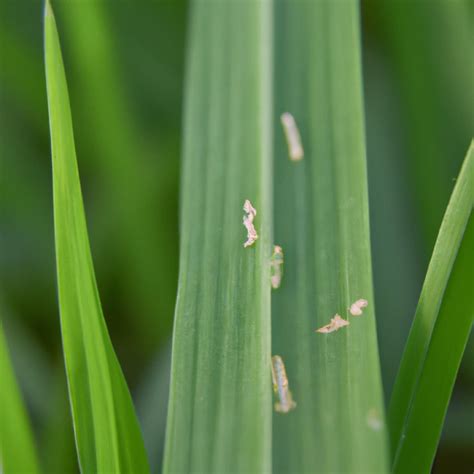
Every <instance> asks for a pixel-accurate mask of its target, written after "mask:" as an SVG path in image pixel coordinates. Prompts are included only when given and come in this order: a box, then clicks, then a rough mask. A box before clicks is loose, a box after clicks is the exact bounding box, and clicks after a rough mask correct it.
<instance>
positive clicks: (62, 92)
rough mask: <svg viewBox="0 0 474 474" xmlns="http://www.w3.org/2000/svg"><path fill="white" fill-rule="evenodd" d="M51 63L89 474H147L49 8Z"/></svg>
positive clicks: (79, 440) (78, 396)
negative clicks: (93, 241) (90, 223)
mask: <svg viewBox="0 0 474 474" xmlns="http://www.w3.org/2000/svg"><path fill="white" fill-rule="evenodd" d="M44 29H45V63H46V84H47V92H48V109H49V118H50V130H51V148H52V163H53V197H54V224H55V240H56V264H57V275H58V291H59V305H60V315H61V332H62V339H63V348H64V358H65V363H66V372H67V377H68V384H69V397H70V402H71V408H72V414H73V421H74V429H75V436H76V446H77V451H78V455H79V462H80V466H81V470H82V471H83V472H136V473H146V472H148V464H147V460H146V455H145V450H144V446H143V441H142V437H141V433H140V429H139V427H138V422H137V419H136V416H135V413H134V409H133V404H132V400H131V397H130V394H129V391H128V388H127V385H126V382H125V379H124V377H123V374H122V371H121V369H120V365H119V363H118V361H117V358H116V355H115V352H114V350H113V347H112V344H111V341H110V338H109V335H108V332H107V328H106V325H105V321H104V318H103V315H102V309H101V306H100V300H99V295H98V291H97V284H96V281H95V276H94V269H93V264H92V257H91V254H90V247H89V239H88V235H87V225H86V220H85V214H84V208H83V203H82V194H81V188H80V182H79V173H78V168H77V161H76V153H75V147H74V137H73V128H72V118H71V112H70V106H69V97H68V91H67V85H66V76H65V72H64V66H63V61H62V56H61V50H60V44H59V38H58V34H57V29H56V22H55V19H54V16H53V11H52V9H51V5H50V4H49V2H48V1H47V2H46V6H45V17H44Z"/></svg>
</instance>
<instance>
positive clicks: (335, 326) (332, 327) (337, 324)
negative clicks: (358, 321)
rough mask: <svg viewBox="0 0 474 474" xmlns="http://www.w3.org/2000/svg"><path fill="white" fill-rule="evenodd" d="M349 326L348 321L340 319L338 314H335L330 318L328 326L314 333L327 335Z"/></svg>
mask: <svg viewBox="0 0 474 474" xmlns="http://www.w3.org/2000/svg"><path fill="white" fill-rule="evenodd" d="M349 324H350V323H349V321H347V320H346V319H344V318H341V316H340V315H339V314H335V315H334V317H333V318H331V322H330V323H329V324H326V325H325V326H323V327H320V328H319V329H316V330H315V332H320V333H322V334H329V333H330V332H334V331H338V330H339V329H341V328H343V327H344V326H349Z"/></svg>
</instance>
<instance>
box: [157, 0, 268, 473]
mask: <svg viewBox="0 0 474 474" xmlns="http://www.w3.org/2000/svg"><path fill="white" fill-rule="evenodd" d="M271 21H272V12H271V3H270V2H269V1H267V0H263V1H258V2H257V1H252V2H208V1H206V0H194V1H193V3H192V8H191V31H190V35H189V43H188V45H189V48H190V49H189V51H188V58H187V75H186V90H185V112H184V114H185V115H184V150H183V160H184V163H183V171H182V173H183V175H182V187H181V189H182V200H181V205H182V209H181V229H180V235H181V242H180V245H181V254H180V255H181V257H180V260H181V263H180V275H179V289H178V298H177V305H176V315H175V327H174V337H173V350H172V370H171V387H170V402H169V408H168V421H167V435H166V446H165V460H164V472H165V473H176V472H190V471H193V472H207V473H210V472H216V473H223V472H249V473H250V472H259V473H263V472H269V471H270V468H271V418H272V416H271V406H272V403H271V382H270V380H271V370H270V367H271V366H270V275H269V269H270V266H269V260H270V255H271V243H272V236H271V223H272V216H271V213H272V208H271V182H272V176H271V173H272V169H271V151H272V150H271V148H272V137H271V129H272V116H271V102H272V87H271V86H272V80H271V64H270V59H271V53H272V49H271ZM246 199H249V200H250V201H251V203H252V204H253V206H254V207H255V209H256V210H257V216H256V219H255V227H256V230H257V232H258V235H259V238H258V240H257V241H256V242H255V243H254V244H253V245H252V246H250V247H247V248H244V246H243V243H244V242H245V240H246V231H245V228H244V226H243V225H242V217H243V215H244V211H243V209H242V207H243V205H244V201H245V200H246Z"/></svg>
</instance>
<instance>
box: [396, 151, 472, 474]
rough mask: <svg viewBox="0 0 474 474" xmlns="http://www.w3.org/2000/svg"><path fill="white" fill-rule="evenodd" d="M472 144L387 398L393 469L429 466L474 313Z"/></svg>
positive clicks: (419, 469)
mask: <svg viewBox="0 0 474 474" xmlns="http://www.w3.org/2000/svg"><path fill="white" fill-rule="evenodd" d="M473 188H474V146H473V145H472V144H471V147H470V149H469V151H468V154H467V156H466V159H465V161H464V164H463V166H462V169H461V172H460V174H459V178H458V179H457V182H456V185H455V188H454V191H453V193H452V196H451V199H450V202H449V205H448V208H447V210H446V213H445V216H444V219H443V222H442V224H441V228H440V231H439V234H438V239H437V241H436V245H435V248H434V250H433V255H432V257H431V261H430V265H429V267H428V272H427V274H426V278H425V282H424V284H423V289H422V292H421V295H420V300H419V302H418V307H417V310H416V313H415V318H414V321H413V325H412V328H411V331H410V335H409V338H408V341H407V345H406V348H405V351H404V353H403V358H402V361H401V364H400V368H399V372H398V375H397V379H396V382H395V387H394V390H393V393H392V399H391V402H390V410H389V421H390V435H391V443H392V451H393V455H394V461H393V462H394V465H393V470H394V472H400V473H404V472H429V471H430V469H431V465H432V463H433V459H434V456H435V454H436V448H437V445H438V442H439V437H440V434H441V429H442V425H443V420H444V417H445V414H446V410H447V406H448V403H449V399H450V396H451V392H452V389H453V386H454V381H455V379H456V374H457V371H458V368H459V364H460V363H461V358H462V354H463V352H464V348H465V346H466V343H467V339H468V337H469V333H470V330H471V327H472V323H473V320H474V307H473V303H472V297H471V296H470V295H471V289H470V288H471V284H472V276H473V275H472V269H473V268H474V256H473V252H472V248H473V245H474V222H473V219H472V207H473V202H474V195H473V191H472V190H473Z"/></svg>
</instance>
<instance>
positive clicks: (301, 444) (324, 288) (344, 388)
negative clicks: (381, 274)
mask: <svg viewBox="0 0 474 474" xmlns="http://www.w3.org/2000/svg"><path fill="white" fill-rule="evenodd" d="M359 22H360V19H359V3H358V2H357V1H355V0H354V1H352V0H351V1H344V2H336V1H328V0H325V1H318V2H299V1H293V0H278V1H277V2H276V28H275V38H276V52H277V54H276V74H275V77H276V86H275V103H276V110H275V115H276V116H279V115H280V114H282V113H283V112H290V113H292V114H293V116H294V117H295V120H296V123H297V125H298V127H299V129H300V134H301V140H302V145H303V148H304V158H303V159H302V160H301V161H299V162H293V161H291V160H290V159H289V158H288V152H287V149H286V143H285V139H284V135H283V131H282V130H281V126H280V124H279V123H277V124H276V127H277V128H276V130H277V132H276V134H275V158H276V164H275V171H276V176H275V187H274V196H275V198H274V199H275V213H274V218H275V243H276V244H278V245H281V246H282V247H283V251H284V254H285V268H284V276H283V280H282V285H281V288H279V289H277V290H275V292H274V293H273V296H272V307H273V315H272V328H273V339H272V342H273V349H272V351H273V353H275V354H279V355H280V356H281V357H282V358H283V360H284V361H285V364H286V369H287V375H288V380H289V386H290V389H291V391H292V394H293V398H294V400H295V401H296V403H297V407H296V409H295V410H294V411H292V412H290V413H288V414H285V415H282V414H279V413H275V416H274V421H273V436H274V448H273V464H274V471H275V472H282V473H290V472H319V473H328V472H377V473H383V472H387V470H388V449H387V447H388V446H387V445H388V443H387V441H386V438H387V436H386V428H385V422H384V406H383V397H382V387H381V379H380V368H379V357H378V349H377V337H376V329H375V308H374V297H373V290H372V268H371V255H370V237H369V212H368V192H367V171H366V150H365V140H364V112H363V101H362V77H361V75H362V74H361V57H360V55H361V53H360V31H359ZM360 298H364V299H366V300H368V307H367V308H365V309H364V311H363V315H361V316H357V317H356V316H353V317H349V316H348V311H347V309H348V307H349V306H350V305H351V303H353V302H354V301H356V300H358V299H360ZM336 313H338V314H339V315H341V317H342V318H343V319H349V323H350V324H349V326H346V327H343V328H341V329H339V330H338V331H337V332H332V333H329V334H319V333H314V329H316V328H320V327H322V326H324V325H326V324H327V323H329V322H330V319H331V318H333V317H334V315H335V314H336Z"/></svg>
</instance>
